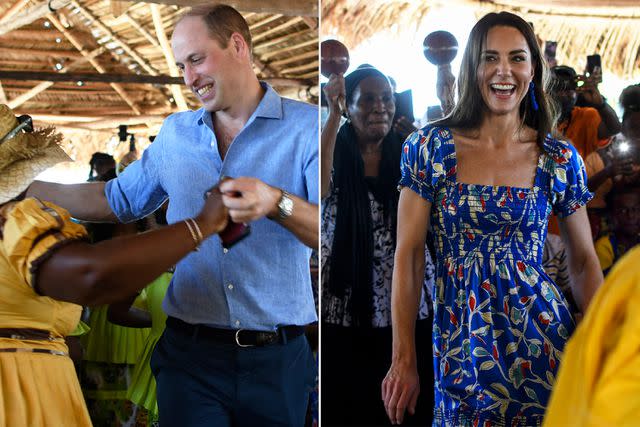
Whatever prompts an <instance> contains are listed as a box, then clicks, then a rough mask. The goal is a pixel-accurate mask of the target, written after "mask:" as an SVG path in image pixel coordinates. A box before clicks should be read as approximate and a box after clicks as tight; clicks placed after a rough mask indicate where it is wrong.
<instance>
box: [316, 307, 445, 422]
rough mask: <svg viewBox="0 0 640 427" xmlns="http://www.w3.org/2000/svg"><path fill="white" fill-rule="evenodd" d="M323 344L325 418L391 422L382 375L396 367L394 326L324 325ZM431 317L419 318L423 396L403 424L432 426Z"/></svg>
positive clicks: (322, 410) (322, 407)
mask: <svg viewBox="0 0 640 427" xmlns="http://www.w3.org/2000/svg"><path fill="white" fill-rule="evenodd" d="M320 335H321V347H320V350H321V352H320V365H321V369H320V371H321V373H322V374H321V375H322V378H321V383H320V396H321V400H320V421H321V425H322V427H331V426H388V425H390V424H391V423H390V422H389V418H388V417H387V415H386V412H385V409H384V404H383V402H382V380H383V379H384V377H385V375H386V374H387V371H388V370H389V367H390V366H391V341H392V337H391V327H388V328H371V329H360V328H345V327H341V326H334V325H330V324H327V323H323V324H322V329H321V334H320ZM431 343H432V339H431V319H430V318H429V319H425V320H419V321H418V322H417V323H416V351H417V356H418V375H419V376H420V395H419V397H418V403H417V405H416V413H415V415H413V416H410V415H408V414H405V419H404V422H403V425H414V426H427V425H431V419H432V416H433V399H434V397H433V356H432V352H431V348H432V345H431Z"/></svg>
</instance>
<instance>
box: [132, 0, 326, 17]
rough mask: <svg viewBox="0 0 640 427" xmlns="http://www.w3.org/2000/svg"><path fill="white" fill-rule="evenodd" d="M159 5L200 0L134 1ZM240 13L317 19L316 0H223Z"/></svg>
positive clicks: (187, 4) (183, 4)
mask: <svg viewBox="0 0 640 427" xmlns="http://www.w3.org/2000/svg"><path fill="white" fill-rule="evenodd" d="M143 1H144V2H145V3H161V4H172V5H178V6H195V5H198V4H202V0H135V2H136V3H141V2H143ZM224 3H225V4H228V5H229V6H233V7H234V8H236V9H238V10H239V11H241V12H255V13H280V14H282V15H286V16H314V17H318V0H225V2H224Z"/></svg>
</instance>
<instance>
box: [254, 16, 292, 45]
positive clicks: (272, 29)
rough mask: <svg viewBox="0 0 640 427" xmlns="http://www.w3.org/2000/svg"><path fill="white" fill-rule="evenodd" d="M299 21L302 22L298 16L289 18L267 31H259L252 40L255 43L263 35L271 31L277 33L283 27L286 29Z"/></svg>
mask: <svg viewBox="0 0 640 427" xmlns="http://www.w3.org/2000/svg"><path fill="white" fill-rule="evenodd" d="M300 22H303V19H302V18H300V17H297V18H291V19H289V20H287V22H285V23H283V24H280V25H278V26H277V27H273V28H271V29H269V30H267V31H265V32H264V33H260V34H258V35H256V36H255V37H253V42H254V43H256V42H257V41H258V40H262V39H264V38H265V37H267V36H269V35H271V34H273V33H277V32H278V31H282V30H284V29H287V28H289V27H292V26H294V25H296V24H298V23H300Z"/></svg>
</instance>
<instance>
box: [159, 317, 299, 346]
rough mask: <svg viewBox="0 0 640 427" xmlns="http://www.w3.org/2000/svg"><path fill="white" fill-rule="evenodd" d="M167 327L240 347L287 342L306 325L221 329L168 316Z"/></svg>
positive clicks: (297, 335)
mask: <svg viewBox="0 0 640 427" xmlns="http://www.w3.org/2000/svg"><path fill="white" fill-rule="evenodd" d="M167 328H171V329H173V330H175V331H179V332H181V333H183V334H185V335H189V336H192V337H197V338H198V339H208V340H211V341H217V342H221V343H227V344H236V345H238V346H239V347H262V346H265V345H271V344H286V343H287V341H290V340H292V339H294V338H296V337H299V336H300V335H302V334H303V333H304V327H302V326H297V325H290V326H281V327H279V328H278V329H277V330H276V331H273V332H270V331H252V330H248V329H219V328H212V327H210V326H205V325H192V324H191V323H186V322H183V321H182V320H180V319H178V318H176V317H168V318H167Z"/></svg>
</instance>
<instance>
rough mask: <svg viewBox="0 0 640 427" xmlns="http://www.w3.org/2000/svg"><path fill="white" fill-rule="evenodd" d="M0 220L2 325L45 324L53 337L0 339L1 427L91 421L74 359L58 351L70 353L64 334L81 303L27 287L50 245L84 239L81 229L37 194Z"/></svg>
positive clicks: (7, 209)
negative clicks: (71, 301)
mask: <svg viewBox="0 0 640 427" xmlns="http://www.w3.org/2000/svg"><path fill="white" fill-rule="evenodd" d="M1 221H4V226H2V227H1V229H2V237H1V238H0V328H33V329H42V330H46V331H49V332H50V336H51V337H52V339H50V340H19V339H12V338H0V426H7V427H9V426H10V427H39V426H51V427H59V426H74V427H78V426H81V427H82V426H91V421H90V419H89V414H88V412H87V409H86V406H85V403H84V399H83V397H82V391H81V390H80V384H79V383H78V379H77V377H76V372H75V369H74V367H73V363H72V361H71V359H70V358H69V357H68V356H66V355H60V353H62V354H66V353H67V352H68V349H67V346H66V344H65V342H64V337H65V336H67V335H69V334H70V333H71V332H72V331H73V330H74V329H75V327H76V325H77V324H78V321H79V320H80V313H81V309H82V308H81V307H80V306H79V305H76V304H71V303H67V302H62V301H57V300H54V299H52V298H49V297H45V296H40V295H38V294H37V293H36V292H35V291H34V289H33V288H32V285H33V281H34V276H33V273H34V271H37V270H36V269H37V266H38V265H40V264H41V263H42V262H43V261H44V260H45V259H47V257H48V256H49V255H50V254H51V251H52V249H53V248H57V247H59V246H60V245H62V244H64V243H66V242H69V241H71V240H78V239H84V238H86V235H87V234H86V231H85V229H84V227H82V226H80V225H78V224H75V223H73V222H71V220H70V217H69V214H68V213H67V212H66V211H65V210H64V209H62V208H59V207H57V206H55V205H53V204H49V203H42V202H40V201H38V200H36V199H26V200H23V201H21V202H18V203H15V204H13V205H11V206H9V205H6V206H5V207H4V208H3V210H2V215H1V218H0V223H1ZM15 349H18V350H17V351H16V350H15ZM32 349H40V350H47V351H53V352H54V353H58V354H51V353H42V352H40V353H38V352H32V351H30V350H32Z"/></svg>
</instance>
